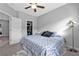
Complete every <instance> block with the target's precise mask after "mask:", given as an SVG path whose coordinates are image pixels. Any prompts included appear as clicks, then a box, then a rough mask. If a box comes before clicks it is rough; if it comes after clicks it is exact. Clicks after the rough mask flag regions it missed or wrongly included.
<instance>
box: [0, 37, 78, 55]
mask: <svg viewBox="0 0 79 59" xmlns="http://www.w3.org/2000/svg"><path fill="white" fill-rule="evenodd" d="M17 53H18V55H19V56H22V55H23V56H25V54H26V53H25V51H23V50H22V47H21V45H20V44H14V45H9V44H8V37H0V56H13V55H15V56H16V55H17ZM27 56H28V55H27ZM64 56H79V52H77V53H75V52H70V51H66V53H65V54H64Z"/></svg>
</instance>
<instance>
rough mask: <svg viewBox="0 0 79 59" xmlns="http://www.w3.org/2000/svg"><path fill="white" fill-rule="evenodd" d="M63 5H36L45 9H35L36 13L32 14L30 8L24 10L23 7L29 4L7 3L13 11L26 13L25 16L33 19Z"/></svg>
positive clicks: (32, 11)
mask: <svg viewBox="0 0 79 59" xmlns="http://www.w3.org/2000/svg"><path fill="white" fill-rule="evenodd" d="M65 4H66V3H38V5H42V6H45V9H40V8H37V12H34V10H33V9H31V8H29V9H25V7H27V6H29V5H30V4H29V3H9V5H10V6H11V7H12V8H13V9H15V10H17V11H21V12H24V13H27V14H29V15H32V16H35V17H38V16H41V15H43V14H45V13H47V12H49V11H51V10H54V9H56V8H58V7H60V6H63V5H65Z"/></svg>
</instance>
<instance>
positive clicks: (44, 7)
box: [37, 5, 45, 8]
mask: <svg viewBox="0 0 79 59" xmlns="http://www.w3.org/2000/svg"><path fill="white" fill-rule="evenodd" d="M37 7H39V8H45V7H44V6H40V5H37Z"/></svg>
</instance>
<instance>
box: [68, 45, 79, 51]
mask: <svg viewBox="0 0 79 59" xmlns="http://www.w3.org/2000/svg"><path fill="white" fill-rule="evenodd" d="M66 48H67V49H70V48H72V46H66ZM74 49H76V50H77V51H79V48H76V47H74Z"/></svg>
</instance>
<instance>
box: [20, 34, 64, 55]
mask: <svg viewBox="0 0 79 59" xmlns="http://www.w3.org/2000/svg"><path fill="white" fill-rule="evenodd" d="M21 44H22V46H23V47H24V50H25V51H27V49H28V51H30V52H31V55H34V56H61V55H62V54H63V47H64V44H65V42H64V39H63V38H62V37H43V36H40V35H30V36H24V37H23V38H22V40H21Z"/></svg>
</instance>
